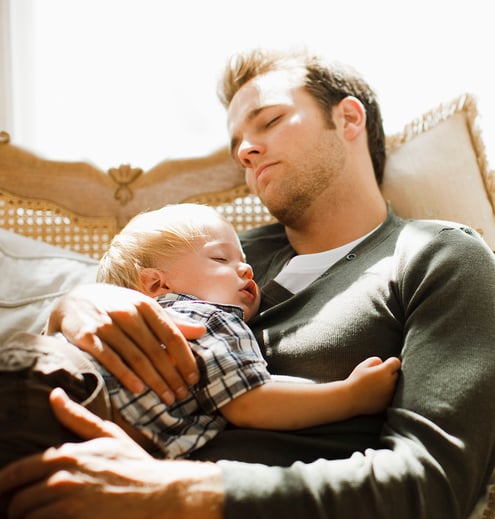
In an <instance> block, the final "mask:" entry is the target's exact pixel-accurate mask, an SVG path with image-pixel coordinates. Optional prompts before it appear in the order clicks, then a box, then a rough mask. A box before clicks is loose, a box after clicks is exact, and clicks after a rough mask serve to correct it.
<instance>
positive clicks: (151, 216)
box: [97, 204, 222, 290]
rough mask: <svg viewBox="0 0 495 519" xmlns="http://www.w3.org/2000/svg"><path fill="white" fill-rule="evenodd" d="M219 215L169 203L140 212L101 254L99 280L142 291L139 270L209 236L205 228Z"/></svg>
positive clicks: (203, 207) (202, 208)
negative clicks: (152, 209) (153, 209)
mask: <svg viewBox="0 0 495 519" xmlns="http://www.w3.org/2000/svg"><path fill="white" fill-rule="evenodd" d="M214 219H222V217H221V216H220V214H219V213H218V212H217V211H216V210H215V209H213V208H212V207H208V206H206V205H201V204H172V205H167V206H165V207H163V208H161V209H157V210H155V211H149V212H146V213H140V214H138V215H137V216H135V217H134V218H132V219H131V220H130V221H129V223H128V224H127V225H126V226H125V227H124V228H123V229H122V230H121V231H120V233H119V234H117V235H115V236H114V238H113V240H112V242H111V243H110V247H109V248H108V250H107V251H106V252H105V254H104V255H103V256H102V258H101V260H100V262H99V265H98V273H97V281H98V282H99V283H110V284H112V285H118V286H122V287H127V288H133V289H135V290H142V289H143V286H142V282H141V278H140V272H141V271H142V270H143V269H144V268H152V267H155V266H156V265H155V262H156V259H157V258H158V257H160V259H161V260H163V259H167V258H174V259H175V258H177V257H178V256H179V255H180V254H181V253H182V252H184V250H185V249H187V248H191V247H193V246H194V241H195V240H197V239H198V238H204V237H207V236H208V235H209V232H208V228H209V225H210V224H211V222H212V221H214Z"/></svg>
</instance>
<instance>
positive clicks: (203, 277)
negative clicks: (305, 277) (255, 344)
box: [157, 219, 260, 321]
mask: <svg viewBox="0 0 495 519" xmlns="http://www.w3.org/2000/svg"><path fill="white" fill-rule="evenodd" d="M157 267H160V265H159V264H157ZM167 270H168V271H169V273H170V276H169V279H170V289H171V291H173V292H181V293H185V294H190V295H193V296H195V297H198V298H199V299H204V300H206V301H210V302H212V303H220V304H230V305H237V306H240V307H241V308H242V309H243V310H244V320H245V321H249V319H251V318H252V317H253V316H254V315H255V314H256V312H257V311H258V308H259V304H260V291H259V289H258V286H257V285H256V283H255V282H254V281H253V271H252V269H251V266H250V265H248V264H247V263H246V259H245V256H244V252H243V251H242V248H241V244H240V242H239V238H238V237H237V234H236V233H235V231H234V229H233V228H232V226H230V225H229V224H228V223H227V222H224V221H223V220H221V219H218V221H214V222H212V223H211V225H209V235H208V236H207V237H204V238H201V239H197V240H196V241H195V242H194V245H193V247H191V248H190V249H186V250H185V251H184V253H181V255H180V258H178V259H177V260H176V261H173V262H172V263H170V262H169V263H168V265H167Z"/></svg>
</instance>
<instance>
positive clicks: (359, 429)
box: [197, 211, 495, 519]
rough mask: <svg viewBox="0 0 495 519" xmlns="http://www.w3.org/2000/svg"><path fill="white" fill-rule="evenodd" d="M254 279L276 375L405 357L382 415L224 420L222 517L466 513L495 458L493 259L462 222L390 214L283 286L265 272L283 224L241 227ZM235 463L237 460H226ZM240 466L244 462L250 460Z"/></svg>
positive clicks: (260, 334)
mask: <svg viewBox="0 0 495 519" xmlns="http://www.w3.org/2000/svg"><path fill="white" fill-rule="evenodd" d="M243 245H244V248H245V251H246V254H247V258H248V261H249V262H250V263H251V264H252V265H253V266H254V271H255V278H256V279H257V280H258V282H259V284H260V285H261V286H262V287H263V289H262V293H263V307H262V311H261V312H260V314H259V315H258V316H257V317H256V318H255V319H254V320H253V321H252V323H251V325H252V328H253V329H254V331H255V333H256V335H257V338H258V340H259V342H260V345H261V347H262V349H263V351H264V355H265V356H266V359H267V360H268V364H269V369H270V371H271V372H272V373H280V374H287V375H295V376H300V377H306V378H312V379H314V380H316V381H318V382H320V381H329V380H336V379H342V378H344V377H346V376H347V375H348V374H349V373H350V372H351V370H352V368H353V367H354V366H355V365H356V364H357V363H358V362H360V361H361V360H363V359H364V358H366V357H369V356H371V355H379V356H380V357H382V358H386V357H389V356H392V355H395V356H400V358H401V359H402V371H401V376H400V379H399V383H398V386H397V391H396V394H395V397H394V400H393V403H392V405H391V406H390V408H389V409H388V411H387V413H386V414H384V415H379V416H367V417H357V418H354V419H352V420H348V421H345V422H340V423H337V424H330V425H327V426H323V427H315V428H311V429H305V430H301V431H296V432H293V433H285V432H283V433H280V432H271V431H254V430H251V431H249V430H240V429H234V428H231V429H228V430H226V431H225V432H224V433H222V434H220V435H219V436H218V437H217V438H216V439H215V440H214V441H213V442H211V443H210V444H209V445H207V446H206V447H205V448H204V449H203V450H202V451H199V453H198V456H197V457H198V458H200V459H214V460H219V459H223V460H232V461H220V462H219V463H220V467H221V469H222V472H223V478H224V482H225V486H226V517H228V518H232V519H243V518H249V519H253V518H256V519H261V518H265V517H266V518H274V517H283V518H301V519H307V518H317V517H318V518H320V517H321V518H326V517H328V518H353V519H355V518H361V517H362V518H380V519H385V518H393V519H398V518H400V519H408V518H411V519H419V518H423V517H427V518H433V519H442V518H449V519H453V518H457V517H466V516H468V515H469V512H470V511H471V510H472V508H473V507H474V505H475V503H476V501H477V499H478V497H479V495H480V493H481V492H483V490H484V487H485V485H486V483H487V480H488V478H489V476H490V473H491V470H492V468H493V466H494V463H495V398H494V394H493V392H494V390H495V315H494V309H495V256H494V254H493V253H492V251H490V250H489V248H488V247H487V246H486V245H485V243H484V242H483V241H482V240H481V239H480V238H479V236H478V235H477V234H476V233H474V232H473V231H471V230H470V229H468V228H466V227H462V226H461V225H458V224H452V223H449V222H440V221H435V222H433V221H405V220H402V219H400V218H397V217H396V216H395V215H393V213H392V212H391V211H389V216H388V219H387V220H386V221H385V223H384V224H383V225H382V226H381V227H380V228H379V229H378V230H377V231H376V232H375V233H373V234H372V235H371V236H369V237H368V238H367V239H365V240H364V241H363V242H361V243H360V244H359V245H358V246H357V247H356V248H355V249H354V250H353V251H352V253H350V254H348V255H347V256H346V257H344V258H342V259H341V260H340V261H339V262H338V263H336V264H335V265H334V266H332V267H331V268H329V269H328V270H327V271H326V272H325V273H324V274H323V275H322V276H321V277H320V278H319V279H317V280H316V281H314V282H313V283H312V284H311V285H310V286H308V287H307V288H305V289H304V290H302V291H301V292H299V293H297V294H296V295H292V294H291V293H290V292H288V291H287V290H285V289H284V288H282V287H281V286H280V285H277V284H276V283H274V282H273V281H271V280H272V279H273V278H274V277H275V275H276V274H277V273H278V272H279V270H280V269H281V267H282V266H283V265H284V264H285V262H286V261H287V260H288V259H289V258H290V257H291V256H292V255H294V251H293V250H292V248H291V247H290V245H289V244H288V242H287V239H286V237H285V234H284V231H283V228H282V227H281V226H279V225H272V226H268V227H263V228H259V229H255V230H252V231H250V232H249V233H247V234H246V235H245V236H243ZM234 460H238V461H234ZM246 462H250V463H249V464H247V463H246Z"/></svg>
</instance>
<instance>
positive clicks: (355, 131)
mask: <svg viewBox="0 0 495 519" xmlns="http://www.w3.org/2000/svg"><path fill="white" fill-rule="evenodd" d="M338 107H339V111H340V113H341V115H342V117H343V120H344V128H343V131H344V137H345V138H347V139H349V140H353V139H355V138H356V137H357V136H358V135H360V134H361V133H362V132H363V131H364V130H365V129H366V110H365V108H364V106H363V103H361V101H360V100H359V99H358V98H357V97H354V96H347V97H344V99H342V101H340V103H339V104H338Z"/></svg>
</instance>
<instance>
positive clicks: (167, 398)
mask: <svg viewBox="0 0 495 519" xmlns="http://www.w3.org/2000/svg"><path fill="white" fill-rule="evenodd" d="M162 400H163V401H164V402H165V403H166V404H167V405H172V404H173V403H174V402H175V395H174V394H173V393H172V391H169V390H167V391H164V392H163V393H162Z"/></svg>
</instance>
